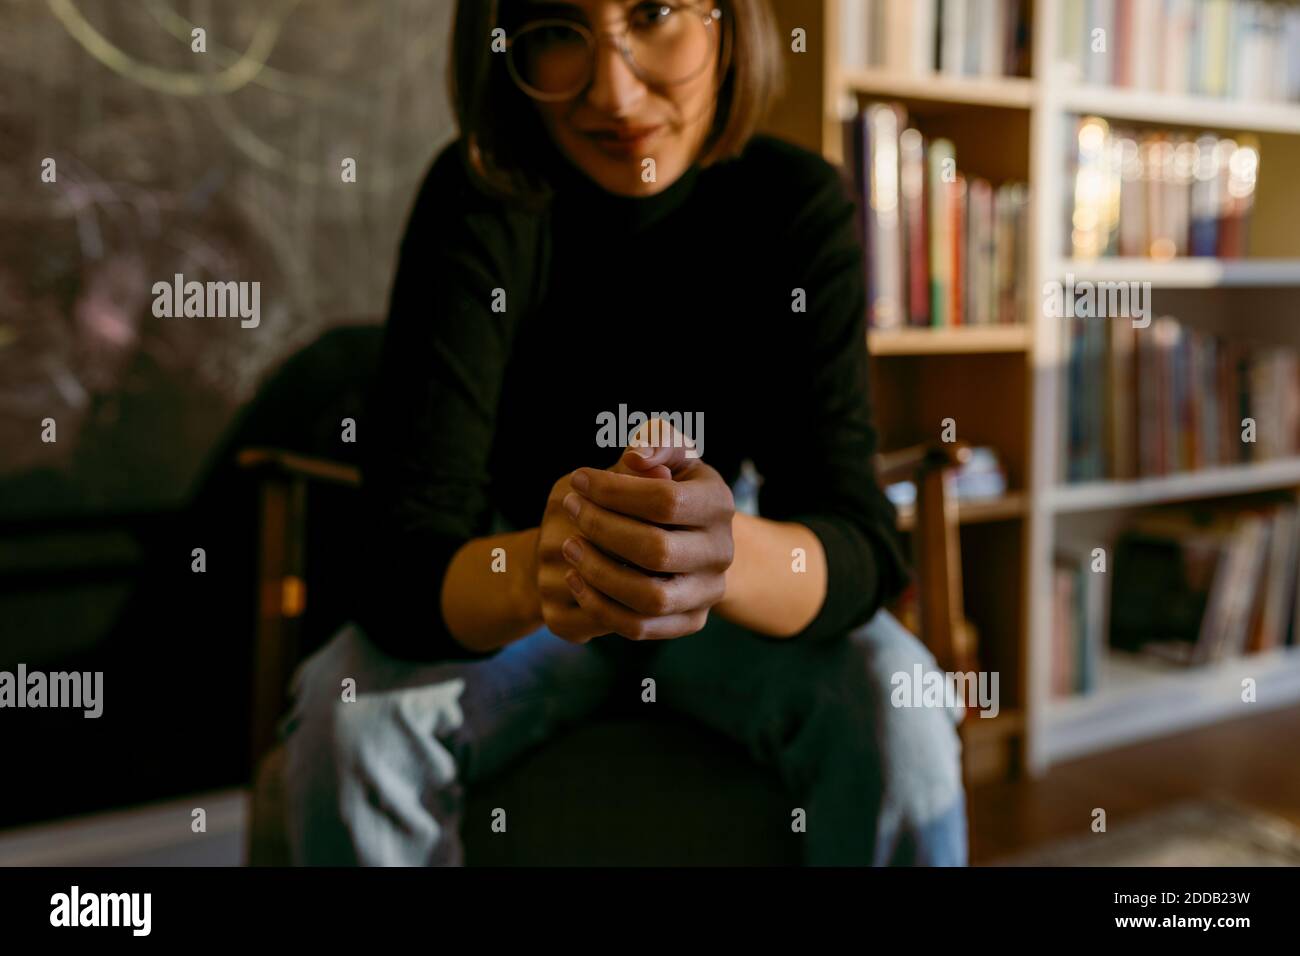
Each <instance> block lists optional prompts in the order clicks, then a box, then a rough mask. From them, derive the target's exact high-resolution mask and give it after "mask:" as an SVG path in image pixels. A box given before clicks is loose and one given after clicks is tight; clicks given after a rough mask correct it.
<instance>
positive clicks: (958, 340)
mask: <svg viewBox="0 0 1300 956" xmlns="http://www.w3.org/2000/svg"><path fill="white" fill-rule="evenodd" d="M1030 342H1031V338H1030V327H1029V326H1028V325H1027V324H1026V325H967V326H958V327H956V328H947V329H918V328H907V329H891V330H888V331H883V330H880V329H872V330H871V331H870V332H868V333H867V348H868V350H869V351H870V352H871V354H872V355H878V356H883V355H959V354H962V353H979V352H1024V351H1027V350H1028V349H1029V347H1030Z"/></svg>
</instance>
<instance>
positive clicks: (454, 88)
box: [449, 0, 783, 202]
mask: <svg viewBox="0 0 1300 956" xmlns="http://www.w3.org/2000/svg"><path fill="white" fill-rule="evenodd" d="M715 2H716V6H718V7H719V8H720V9H721V10H722V19H721V21H720V22H721V25H722V46H721V57H722V62H721V70H722V76H721V82H720V84H719V86H718V102H717V110H716V113H715V115H714V119H713V128H712V129H711V130H710V131H709V133H708V135H707V136H706V137H705V139H704V143H703V145H702V147H701V150H700V155H699V157H698V160H697V161H698V162H699V163H700V165H702V166H707V165H709V164H711V163H715V162H717V161H719V160H722V159H727V158H729V157H732V156H735V155H738V154H739V153H740V151H741V150H742V149H744V147H745V144H746V143H747V142H748V141H749V138H750V137H751V136H752V135H753V134H754V131H755V130H756V129H757V127H758V124H759V123H760V122H762V120H763V118H764V116H765V115H766V113H767V110H768V108H769V107H770V106H771V103H772V100H773V99H775V97H776V96H777V95H778V93H779V92H780V90H781V86H782V79H783V77H782V64H781V48H780V43H779V42H778V40H777V33H776V21H775V18H774V17H773V15H772V11H771V8H770V7H769V6H768V0H715ZM515 6H516V4H515V3H514V2H512V0H457V3H456V19H455V25H454V27H453V30H452V49H451V63H450V69H449V88H450V90H451V100H452V107H453V109H454V110H455V113H456V120H457V123H458V124H459V126H460V135H461V139H460V142H461V148H462V150H463V151H464V158H465V161H466V165H467V167H468V168H469V169H470V170H471V171H472V172H473V174H474V175H475V177H476V178H477V179H478V180H479V183H480V185H482V186H483V187H485V188H486V189H488V190H489V191H491V192H495V193H498V194H500V195H503V196H507V197H510V198H515V199H520V200H524V201H529V202H536V201H539V200H541V199H543V198H544V197H545V195H546V194H547V184H546V182H545V178H544V177H543V176H542V174H541V172H540V170H538V169H537V168H536V167H537V163H536V162H535V157H536V155H537V145H536V144H537V142H538V141H539V140H538V137H543V138H548V137H547V133H546V132H545V129H544V127H543V126H542V123H541V119H540V117H539V116H538V115H537V109H536V107H535V106H534V105H533V102H532V100H530V99H529V98H528V96H527V95H526V94H524V92H523V91H522V90H520V89H519V88H518V87H517V86H515V84H514V81H513V80H511V78H510V76H509V73H508V71H507V70H506V66H505V62H504V59H503V58H502V57H501V55H500V54H498V53H494V52H493V51H492V31H493V30H494V29H496V28H497V27H503V28H505V29H506V30H507V32H508V31H509V28H510V24H509V23H506V22H503V17H502V13H503V12H506V13H509V12H510V10H511V8H513V7H515ZM503 8H505V9H504V11H503ZM530 157H531V158H532V159H530Z"/></svg>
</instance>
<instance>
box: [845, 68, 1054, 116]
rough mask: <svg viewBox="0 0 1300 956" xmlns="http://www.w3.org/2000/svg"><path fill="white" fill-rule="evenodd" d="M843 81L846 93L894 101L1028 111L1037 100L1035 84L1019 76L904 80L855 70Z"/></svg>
mask: <svg viewBox="0 0 1300 956" xmlns="http://www.w3.org/2000/svg"><path fill="white" fill-rule="evenodd" d="M840 77H841V84H842V86H843V88H844V91H845V92H848V93H862V94H865V95H868V96H887V97H889V98H890V99H891V100H904V101H906V100H914V101H928V102H932V103H952V104H959V105H967V106H985V107H998V108H1002V109H1017V110H1027V109H1029V107H1030V104H1031V103H1032V102H1033V99H1034V85H1033V82H1032V81H1030V80H1028V79H1025V78H1023V77H1017V76H1008V77H996V78H989V77H979V78H970V79H965V78H961V79H957V78H953V77H948V76H944V75H942V74H939V73H928V74H916V75H907V76H902V75H898V74H891V73H887V72H885V71H883V70H872V69H856V70H844V71H842V72H841V74H840Z"/></svg>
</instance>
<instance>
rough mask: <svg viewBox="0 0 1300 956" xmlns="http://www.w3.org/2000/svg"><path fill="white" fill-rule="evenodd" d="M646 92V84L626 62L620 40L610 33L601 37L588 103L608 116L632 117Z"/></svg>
mask: <svg viewBox="0 0 1300 956" xmlns="http://www.w3.org/2000/svg"><path fill="white" fill-rule="evenodd" d="M645 92H646V89H645V84H644V83H642V82H641V78H640V77H639V76H637V75H636V74H635V73H634V72H632V67H631V65H629V63H628V62H627V60H626V59H624V57H623V51H622V49H621V48H620V46H619V41H618V39H617V38H615V37H613V36H611V35H610V34H608V33H607V34H605V35H604V36H602V37H600V39H599V40H598V41H597V42H596V62H595V63H594V64H593V66H592V75H591V86H590V87H589V88H588V90H587V102H588V103H589V104H590V105H591V106H592V107H593V108H594V109H597V110H600V112H602V113H604V114H606V115H609V116H619V117H624V116H631V115H633V114H634V113H635V111H636V107H637V105H638V104H639V103H640V101H641V99H642V97H644V96H645Z"/></svg>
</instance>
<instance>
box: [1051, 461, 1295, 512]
mask: <svg viewBox="0 0 1300 956" xmlns="http://www.w3.org/2000/svg"><path fill="white" fill-rule="evenodd" d="M1296 487H1300V458H1279V459H1275V460H1273V461H1261V462H1255V463H1251V464H1245V465H1230V466H1227V467H1222V468H1202V469H1199V470H1197V471H1186V472H1179V473H1175V474H1172V475H1163V476H1161V477H1158V478H1137V479H1134V480H1132V481H1087V482H1080V483H1079V484H1069V485H1057V486H1055V487H1053V488H1052V489H1051V490H1050V491H1049V492H1048V493H1047V496H1046V498H1047V500H1046V506H1047V508H1048V510H1050V511H1052V512H1055V513H1057V514H1067V513H1075V512H1082V511H1113V510H1116V509H1120V508H1138V507H1145V506H1149V505H1163V504H1170V503H1172V502H1176V501H1195V500H1197V499H1204V498H1222V497H1227V496H1229V495H1246V494H1253V493H1255V492H1259V491H1272V490H1274V489H1278V488H1296Z"/></svg>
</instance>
